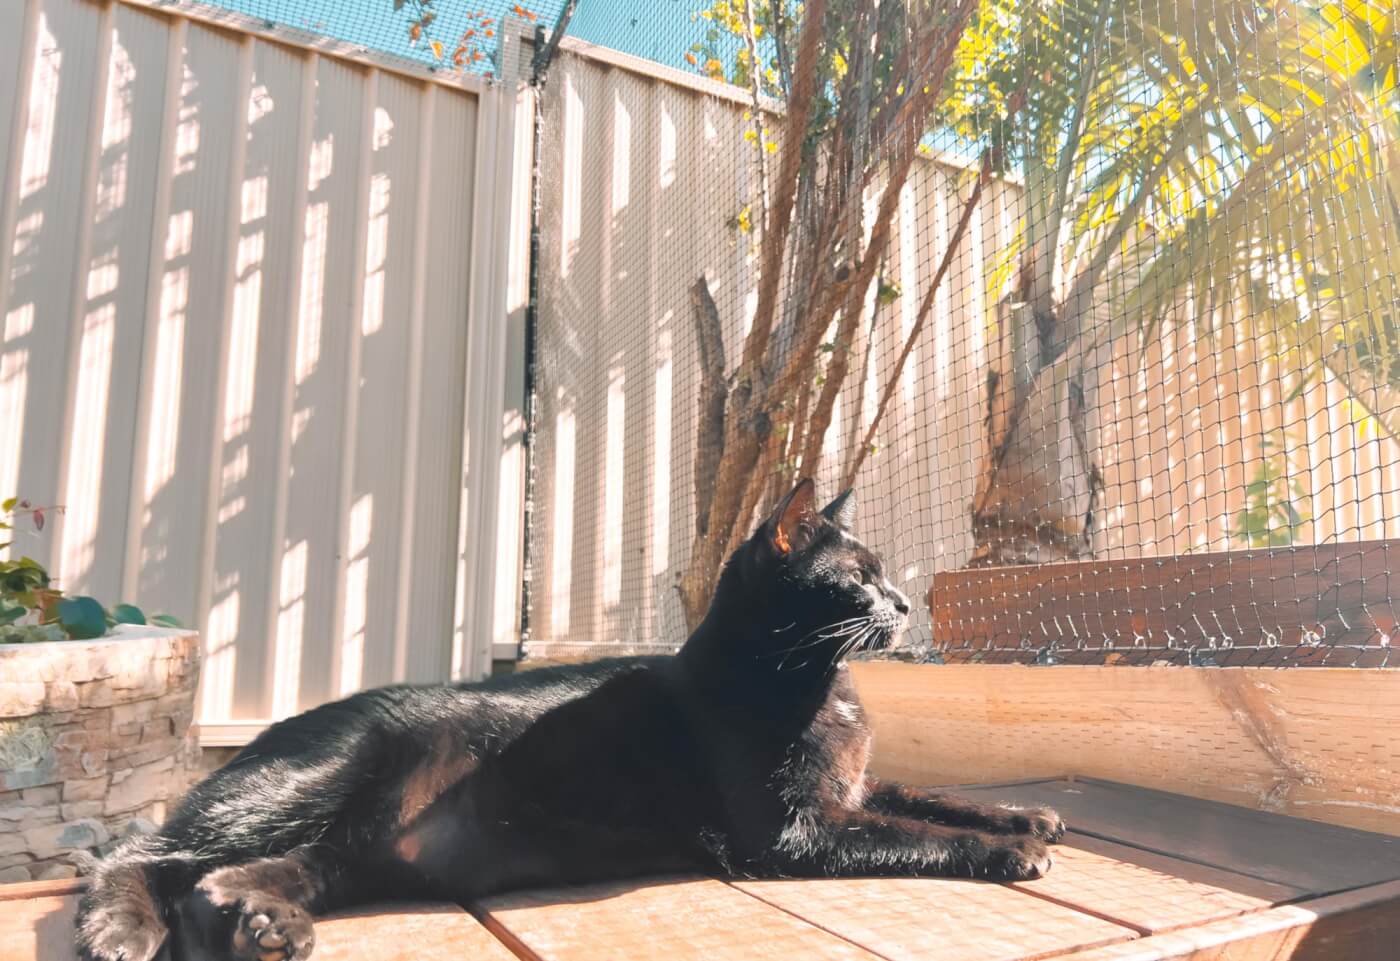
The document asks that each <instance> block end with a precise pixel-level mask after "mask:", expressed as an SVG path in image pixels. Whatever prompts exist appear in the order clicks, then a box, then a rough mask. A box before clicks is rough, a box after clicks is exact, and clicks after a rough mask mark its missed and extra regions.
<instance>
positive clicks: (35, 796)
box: [19, 784, 63, 807]
mask: <svg viewBox="0 0 1400 961" xmlns="http://www.w3.org/2000/svg"><path fill="white" fill-rule="evenodd" d="M62 791H63V788H62V786H61V785H58V784H49V785H45V786H44V787H31V788H25V789H24V790H23V791H20V792H19V797H20V800H21V801H22V802H23V803H25V804H28V805H30V806H31V807H38V806H39V805H41V804H57V803H58V799H59V797H60V796H61V794H62Z"/></svg>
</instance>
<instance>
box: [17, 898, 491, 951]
mask: <svg viewBox="0 0 1400 961" xmlns="http://www.w3.org/2000/svg"><path fill="white" fill-rule="evenodd" d="M41 885H47V886H48V887H49V888H53V887H55V886H57V883H56V882H38V883H36V884H27V885H20V884H16V885H5V886H4V887H3V888H0V891H3V892H4V894H5V895H6V896H7V897H8V896H10V895H12V894H15V893H16V892H15V891H12V890H6V889H8V888H29V889H31V890H32V889H35V888H39V887H40V886H41ZM79 886H80V885H79ZM67 887H69V888H73V887H75V885H74V884H73V883H72V882H68V884H67ZM77 910H78V895H76V894H70V895H67V896H63V897H55V896H32V897H28V898H9V900H7V901H6V903H5V905H4V907H3V908H0V961H75V959H76V958H77V951H76V950H75V949H74V946H73V918H74V915H75V914H76V913H77ZM315 958H316V959H317V961H361V959H363V958H373V959H374V961H449V959H455V958H471V959H472V961H516V957H515V955H514V954H512V953H511V951H510V950H509V949H508V948H506V946H505V945H503V944H502V943H501V942H500V941H498V940H496V938H495V937H494V936H493V935H492V934H491V933H490V932H489V931H487V930H486V928H485V927H484V926H483V925H482V924H481V922H480V921H478V920H477V919H476V918H474V917H472V916H471V915H470V914H468V913H467V912H466V911H464V910H462V909H461V908H460V907H458V906H457V905H455V904H408V903H405V904H398V903H395V904H378V905H368V906H366V907H364V908H361V909H357V910H355V911H347V912H340V913H336V914H332V915H329V916H327V917H325V918H319V919H317V921H316V950H315Z"/></svg>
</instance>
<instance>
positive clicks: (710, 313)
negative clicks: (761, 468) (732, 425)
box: [690, 275, 728, 537]
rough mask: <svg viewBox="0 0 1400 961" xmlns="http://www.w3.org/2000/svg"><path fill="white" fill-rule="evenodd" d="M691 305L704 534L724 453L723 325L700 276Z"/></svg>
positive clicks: (698, 520) (698, 527) (700, 530)
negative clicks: (697, 380)
mask: <svg viewBox="0 0 1400 961" xmlns="http://www.w3.org/2000/svg"><path fill="white" fill-rule="evenodd" d="M690 302H691V305H692V306H693V307H694V308H695V339H696V341H697V343H698V345H699V350H700V423H699V426H698V427H697V431H696V437H695V534H696V536H697V537H704V536H705V531H706V530H707V529H708V527H709V523H710V501H711V498H712V497H713V495H714V488H713V487H712V486H711V484H710V481H711V479H712V478H713V477H714V476H715V471H716V470H717V469H718V467H719V460H720V457H721V455H723V453H724V403H725V399H726V396H727V395H728V391H727V390H726V389H725V383H724V328H723V326H722V325H721V323H720V319H719V308H718V307H716V306H715V299H714V297H713V296H711V294H710V285H709V282H708V281H707V280H706V279H705V277H704V275H701V277H700V279H699V280H697V281H695V283H694V284H693V285H692V286H691V288H690Z"/></svg>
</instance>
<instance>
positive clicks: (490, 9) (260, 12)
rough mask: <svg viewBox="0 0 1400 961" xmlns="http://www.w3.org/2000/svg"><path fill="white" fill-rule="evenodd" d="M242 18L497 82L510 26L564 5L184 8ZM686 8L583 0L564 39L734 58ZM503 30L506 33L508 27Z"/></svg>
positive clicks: (239, 0) (307, 1)
mask: <svg viewBox="0 0 1400 961" xmlns="http://www.w3.org/2000/svg"><path fill="white" fill-rule="evenodd" d="M183 2H193V3H203V4H206V5H208V6H213V7H220V8H223V9H225V10H231V11H234V12H235V13H240V14H245V15H247V16H249V17H252V18H254V19H255V20H257V21H260V22H262V23H264V24H266V25H269V26H275V27H289V28H292V29H295V30H301V31H306V32H308V33H312V34H317V35H321V36H326V37H330V38H333V39H335V40H339V41H342V42H344V43H349V44H353V45H356V46H359V47H363V48H364V49H366V50H371V51H375V52H378V53H382V54H388V55H390V56H392V57H397V58H401V59H404V60H409V61H413V62H416V63H419V64H421V65H423V66H426V67H428V68H430V69H433V70H462V71H465V72H468V73H477V74H492V75H500V73H501V70H502V67H503V65H502V64H500V63H499V61H498V46H499V37H500V34H501V31H502V29H503V25H508V24H511V23H512V22H514V23H515V24H516V26H517V28H524V29H525V31H526V32H531V31H532V30H533V27H534V26H535V25H540V26H543V27H545V28H546V29H549V28H552V27H553V26H554V24H555V23H556V22H557V21H558V19H559V14H560V12H561V11H562V10H563V8H564V5H565V4H564V0H530V2H516V0H183ZM695 6H696V5H695V4H694V3H691V2H689V0H591V2H590V0H584V2H581V3H579V4H578V5H577V8H576V11H575V12H574V14H573V16H572V17H571V18H570V21H569V25H568V35H569V36H571V37H576V38H578V39H580V40H583V41H586V42H588V43H592V44H597V45H599V46H603V47H607V48H610V49H612V50H618V51H621V52H623V53H628V54H631V55H633V56H637V57H643V58H646V59H649V60H653V61H655V62H657V63H660V64H665V65H667V66H671V67H677V68H685V67H687V66H688V65H689V61H687V60H686V56H685V55H686V54H687V53H691V54H692V55H693V54H694V51H695V50H697V49H703V48H704V46H706V45H708V46H709V47H710V48H711V49H713V50H714V51H715V52H717V53H718V52H728V53H731V54H732V53H733V51H734V50H735V49H737V44H738V43H739V41H738V38H735V37H732V36H730V37H729V38H728V39H727V40H726V39H723V38H719V37H718V35H717V34H716V36H715V39H713V40H711V39H707V38H708V37H709V35H710V33H711V30H712V22H711V21H709V20H707V19H705V18H702V17H700V16H698V15H697V13H698V11H697V10H696V9H692V8H695ZM506 29H509V27H508V26H507V27H506Z"/></svg>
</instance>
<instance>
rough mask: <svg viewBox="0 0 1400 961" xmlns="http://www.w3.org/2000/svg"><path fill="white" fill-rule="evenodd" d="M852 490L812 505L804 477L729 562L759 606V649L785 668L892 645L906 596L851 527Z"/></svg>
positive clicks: (900, 627)
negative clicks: (764, 648)
mask: <svg viewBox="0 0 1400 961" xmlns="http://www.w3.org/2000/svg"><path fill="white" fill-rule="evenodd" d="M854 514H855V496H854V494H853V493H852V492H851V491H849V490H848V491H846V492H845V493H843V494H841V495H839V496H838V497H837V498H836V499H835V500H833V501H832V502H831V503H830V504H828V505H827V506H826V507H824V508H821V509H818V508H817V504H816V490H815V488H814V486H813V484H812V481H811V480H809V479H805V478H804V479H803V480H801V481H799V482H798V484H797V486H795V487H794V488H793V489H792V490H791V491H790V492H789V493H788V495H787V496H786V497H784V498H783V499H782V500H781V501H780V502H779V503H778V506H777V507H776V508H775V509H774V510H773V513H772V514H771V515H769V517H768V518H767V519H766V520H765V521H764V522H763V523H762V524H761V525H760V526H759V528H758V530H757V531H755V532H754V534H753V536H752V537H751V538H749V540H748V541H747V542H746V543H745V544H744V546H743V547H741V548H740V549H739V551H738V552H737V553H736V555H735V557H734V559H733V562H732V564H731V566H732V567H733V568H734V574H735V575H737V577H738V578H739V579H740V581H741V582H742V588H743V593H744V595H745V596H746V598H747V600H748V602H749V603H750V605H751V608H752V609H758V610H761V612H762V613H761V615H760V618H761V621H762V622H763V624H762V626H763V632H762V634H763V638H762V641H761V643H762V644H763V645H764V646H765V647H766V648H770V650H767V651H765V652H761V653H766V654H771V655H772V656H774V657H776V658H780V659H782V663H783V666H788V665H794V664H801V663H812V664H820V663H827V664H830V663H835V662H837V661H839V660H840V659H841V658H843V657H845V656H846V655H847V654H850V653H854V652H856V651H862V650H879V649H881V648H885V647H888V646H890V645H891V644H892V643H894V640H895V639H896V638H897V637H898V636H899V633H900V631H902V630H903V628H904V625H905V622H906V620H907V618H908V615H909V598H907V597H905V596H904V594H902V593H901V592H900V591H899V590H898V589H897V588H896V587H895V586H894V585H893V584H891V583H890V581H889V579H888V578H887V577H886V576H885V571H884V566H883V565H882V564H881V562H880V558H879V557H877V556H876V555H875V553H874V552H873V551H871V550H870V549H869V548H868V547H866V546H865V545H864V544H862V543H861V542H860V541H859V540H857V539H856V537H855V535H854V534H852V533H851V530H850V525H851V522H852V520H853V518H854Z"/></svg>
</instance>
